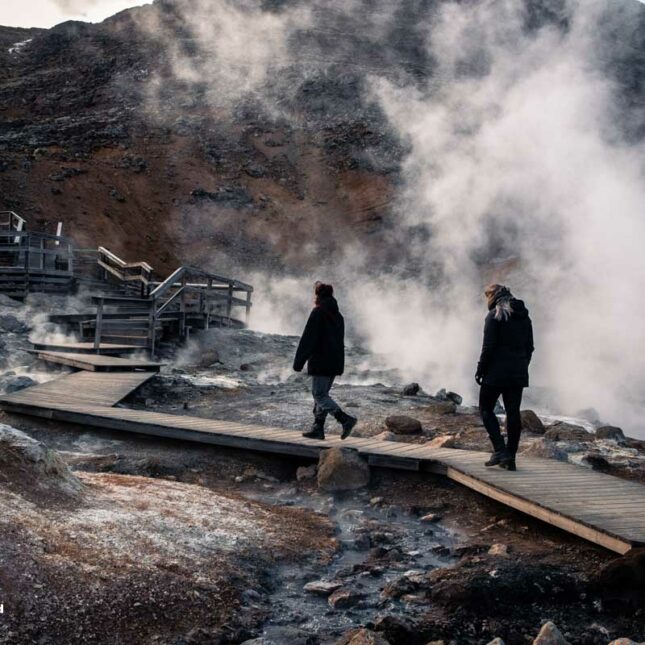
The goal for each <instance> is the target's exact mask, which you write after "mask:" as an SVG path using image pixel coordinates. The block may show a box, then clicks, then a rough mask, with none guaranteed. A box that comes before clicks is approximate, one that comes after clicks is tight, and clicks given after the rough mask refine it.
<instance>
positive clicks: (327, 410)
mask: <svg viewBox="0 0 645 645" xmlns="http://www.w3.org/2000/svg"><path fill="white" fill-rule="evenodd" d="M334 378H335V377H334V376H312V377H311V393H312V394H313V397H314V416H327V414H335V413H336V412H338V411H339V410H340V406H339V405H338V403H336V401H334V399H332V398H331V396H329V390H331V386H332V385H333V384H334Z"/></svg>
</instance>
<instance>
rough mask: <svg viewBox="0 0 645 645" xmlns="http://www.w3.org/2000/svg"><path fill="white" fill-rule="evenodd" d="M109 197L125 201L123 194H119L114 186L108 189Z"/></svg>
mask: <svg viewBox="0 0 645 645" xmlns="http://www.w3.org/2000/svg"><path fill="white" fill-rule="evenodd" d="M110 197H111V198H112V199H115V200H116V201H117V202H121V203H123V202H125V196H124V195H123V194H121V193H120V192H119V191H118V190H117V189H116V188H112V189H111V190H110Z"/></svg>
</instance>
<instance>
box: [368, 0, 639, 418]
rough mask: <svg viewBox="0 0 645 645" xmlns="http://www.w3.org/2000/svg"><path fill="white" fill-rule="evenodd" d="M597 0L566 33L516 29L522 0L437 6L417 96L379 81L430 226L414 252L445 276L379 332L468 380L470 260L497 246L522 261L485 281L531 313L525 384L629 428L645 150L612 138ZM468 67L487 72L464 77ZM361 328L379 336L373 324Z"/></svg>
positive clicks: (421, 216) (418, 215)
mask: <svg viewBox="0 0 645 645" xmlns="http://www.w3.org/2000/svg"><path fill="white" fill-rule="evenodd" d="M598 6H599V5H598V3H594V2H591V3H589V2H586V3H581V4H577V3H576V4H575V6H572V7H571V9H572V10H573V11H572V20H571V27H570V30H569V31H568V32H567V33H565V34H562V33H561V32H559V31H556V30H555V29H546V28H543V29H541V30H540V31H539V32H537V33H536V34H534V35H533V36H526V35H524V33H523V30H522V24H523V20H524V14H523V11H522V9H521V5H520V4H519V3H517V2H506V3H500V2H490V1H484V2H481V3H479V4H478V5H475V6H473V5H471V4H469V5H468V6H465V5H463V4H447V5H445V6H444V7H443V8H442V10H441V11H440V13H439V15H438V16H437V19H438V22H437V23H436V25H435V26H434V27H433V30H432V34H431V37H430V47H431V49H432V53H433V55H434V56H435V59H436V60H437V61H438V64H439V68H438V70H437V74H436V76H437V78H438V79H439V80H438V83H437V84H436V86H435V87H433V89H432V90H431V91H429V92H425V93H422V92H419V91H416V90H413V89H410V88H397V87H393V86H392V85H390V84H388V83H387V82H385V81H383V80H379V79H377V80H375V82H374V88H375V92H376V94H377V96H378V97H379V99H380V101H381V104H382V106H383V107H384V109H385V110H386V113H387V114H388V116H389V118H390V120H391V122H392V123H393V124H394V125H395V126H396V128H397V129H398V130H399V132H401V133H402V134H403V135H404V136H405V137H406V138H407V139H408V140H409V141H410V142H411V144H412V152H411V154H410V155H409V157H408V158H407V160H406V164H405V177H406V180H407V194H406V196H405V206H406V208H405V209H401V215H402V216H404V217H407V218H408V219H409V220H411V221H412V222H413V223H417V222H423V223H426V224H428V225H429V227H430V229H431V231H432V237H431V239H430V241H429V242H428V244H427V247H426V248H425V253H426V254H427V256H428V258H429V259H430V260H431V261H432V262H434V263H439V265H440V268H441V276H442V278H441V284H439V285H437V286H438V291H437V293H438V294H439V297H438V298H437V297H436V295H434V294H433V295H430V294H428V295H427V296H425V297H424V294H422V293H417V294H416V298H414V300H412V302H413V305H412V306H413V307H414V311H412V312H411V316H410V317H411V319H412V320H414V321H415V323H416V324H413V325H412V326H410V325H408V326H407V328H405V327H403V328H402V333H401V332H397V331H396V330H397V328H398V324H396V325H393V329H394V332H395V333H392V334H390V338H391V339H392V340H393V341H395V339H397V338H399V339H401V340H400V341H399V343H396V342H395V344H394V346H393V349H394V350H395V353H396V352H401V353H402V354H403V355H405V353H406V347H407V346H408V345H412V346H414V347H416V348H418V352H417V356H418V358H417V359H416V360H417V361H422V362H426V363H427V365H428V366H432V367H434V366H436V367H438V368H439V372H438V373H439V374H443V375H445V377H444V378H447V379H448V384H449V385H454V386H457V387H462V388H464V387H468V384H469V382H470V379H471V378H472V370H473V364H474V359H475V357H476V354H477V349H478V341H479V340H480V339H479V337H478V336H477V335H476V334H475V330H476V329H477V324H476V322H477V317H478V316H480V315H481V314H480V312H479V311H477V307H478V306H480V305H479V303H477V302H476V300H475V298H476V297H477V295H478V294H480V293H481V290H482V285H483V282H484V280H485V278H484V275H483V272H482V269H481V260H482V257H481V256H482V253H483V252H484V253H485V254H487V257H485V258H484V259H485V260H489V261H490V260H493V259H495V258H494V255H493V254H494V253H495V251H496V248H499V252H501V254H502V256H507V257H508V256H511V258H512V257H515V258H517V260H518V262H517V263H507V265H508V266H510V267H511V269H510V270H508V269H507V271H506V274H505V275H504V274H501V275H498V276H494V275H491V276H490V277H491V278H493V277H497V278H498V279H499V280H505V281H506V282H508V283H509V285H510V286H511V287H513V288H515V290H516V291H518V292H519V293H518V296H520V297H524V298H525V299H526V301H527V304H528V306H529V307H530V308H531V309H532V313H533V318H534V321H535V327H536V345H537V352H536V360H535V364H534V365H533V369H532V377H533V378H532V380H533V383H534V384H536V385H540V386H545V387H548V388H549V390H550V397H549V400H548V401H544V403H549V404H551V405H552V406H553V407H554V408H559V409H565V410H568V411H575V410H576V409H580V408H586V407H590V406H591V407H594V408H595V409H596V410H597V411H598V412H599V414H600V416H601V418H602V419H604V420H607V421H612V422H614V423H622V424H624V425H626V426H628V427H630V428H632V429H633V428H635V427H638V426H641V427H645V422H643V421H642V420H641V415H642V413H643V404H644V402H645V394H644V393H643V386H644V385H645V362H644V361H643V360H642V357H641V352H642V351H643V349H645V326H643V325H642V324H641V320H642V318H643V314H644V313H645V311H644V309H645V308H644V307H643V305H641V304H640V302H639V301H638V295H637V294H640V293H642V292H643V289H645V263H643V261H642V244H643V241H645V218H643V204H644V203H645V183H644V182H643V162H644V160H645V154H644V153H645V147H644V146H643V144H642V143H641V144H638V145H628V144H625V143H619V141H620V139H619V138H618V133H617V132H616V130H615V127H614V123H613V122H612V119H613V118H614V115H615V113H616V112H615V109H614V92H615V88H614V86H613V85H612V83H611V82H610V81H609V80H607V79H606V78H605V77H603V76H601V75H600V74H599V73H598V72H597V69H596V68H595V67H594V63H595V60H594V51H598V47H597V45H598V44H597V43H596V42H595V41H594V33H595V30H594V27H595V26H597V24H598V22H597V21H598V19H599V14H598V12H599V9H598ZM468 64H471V65H473V64H479V65H482V64H483V65H485V66H486V67H487V73H486V74H485V75H484V76H483V77H480V76H479V75H477V76H469V75H468V74H464V72H463V67H464V65H468ZM497 259H499V257H498V258H497ZM502 259H503V258H502ZM509 259H510V258H509ZM433 301H434V303H433ZM420 302H421V303H425V305H424V304H420ZM431 303H433V304H434V307H433V306H432V304H431ZM391 304H392V305H394V306H393V307H392V310H393V311H401V308H397V307H396V306H395V305H396V301H395V302H393V303H391ZM384 309H385V310H387V309H388V308H387V307H384ZM407 309H408V307H405V308H404V309H403V310H404V311H406V310H407ZM395 316H398V317H399V318H403V319H404V320H405V316H402V315H401V314H398V315H397V314H395ZM371 319H372V317H371V316H367V317H366V322H367V321H369V320H371ZM398 322H401V321H398ZM410 327H411V328H410ZM415 328H416V329H417V331H416V333H415V331H414V330H415ZM371 335H372V338H373V341H374V342H375V343H379V342H380V343H383V342H384V341H383V339H380V340H379V333H378V326H374V329H373V330H372V331H371ZM460 366H466V369H465V370H464V369H461V367H460ZM433 371H434V370H431V371H429V375H432V373H433ZM434 374H435V376H434V378H435V379H436V374H437V372H436V371H434ZM468 389H471V388H468Z"/></svg>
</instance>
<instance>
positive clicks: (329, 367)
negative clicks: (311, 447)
mask: <svg viewBox="0 0 645 645" xmlns="http://www.w3.org/2000/svg"><path fill="white" fill-rule="evenodd" d="M314 293H315V306H314V308H313V310H312V312H311V314H309V320H307V325H306V326H305V330H304V332H303V334H302V337H301V338H300V343H299V344H298V349H297V351H296V357H295V359H294V361H293V369H294V370H295V371H296V372H301V371H302V369H303V367H304V366H305V363H307V372H308V373H309V375H310V376H311V392H312V394H313V397H314V424H313V426H312V428H311V430H310V431H309V432H303V434H302V436H303V437H307V438H309V439H324V438H325V420H326V419H327V415H328V414H332V415H333V416H334V418H335V419H336V421H338V422H339V423H340V424H341V426H342V434H341V439H346V438H347V437H349V435H350V433H351V432H352V429H353V427H354V426H355V425H356V421H357V420H356V419H355V418H354V417H352V416H350V415H349V414H345V412H343V411H342V410H341V409H340V406H339V405H338V404H337V403H336V401H334V399H332V398H331V396H329V391H330V390H331V386H332V385H333V384H334V379H335V378H336V376H340V375H341V374H342V373H343V371H344V369H345V320H344V318H343V316H342V314H341V313H340V311H339V309H338V303H337V302H336V299H335V298H334V288H333V287H332V286H331V285H330V284H324V283H322V282H316V284H315V285H314Z"/></svg>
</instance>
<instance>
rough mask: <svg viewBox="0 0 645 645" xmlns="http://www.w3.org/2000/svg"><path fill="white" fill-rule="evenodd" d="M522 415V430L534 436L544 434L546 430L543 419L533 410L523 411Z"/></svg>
mask: <svg viewBox="0 0 645 645" xmlns="http://www.w3.org/2000/svg"><path fill="white" fill-rule="evenodd" d="M520 414H521V417H522V428H524V430H528V431H529V432H532V433H533V434H544V431H545V429H544V424H543V423H542V419H540V417H538V415H537V414H535V412H533V410H522V412H521V413H520Z"/></svg>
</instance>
